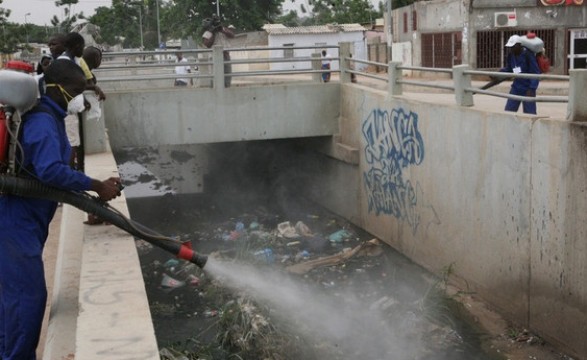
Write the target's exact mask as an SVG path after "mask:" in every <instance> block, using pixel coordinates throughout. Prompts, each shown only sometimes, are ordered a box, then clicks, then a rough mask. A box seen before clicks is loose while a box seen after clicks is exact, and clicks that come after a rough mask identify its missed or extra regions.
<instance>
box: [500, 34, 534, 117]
mask: <svg viewBox="0 0 587 360" xmlns="http://www.w3.org/2000/svg"><path fill="white" fill-rule="evenodd" d="M505 46H506V47H508V48H510V49H511V50H510V52H509V54H508V56H507V58H506V64H505V66H504V67H503V68H502V69H501V70H500V71H501V72H510V73H514V74H541V71H540V68H539V67H538V62H537V61H536V55H535V54H534V53H533V52H532V51H530V50H528V49H526V48H525V47H523V46H522V37H521V36H518V35H512V36H511V37H510V38H509V39H508V42H507V43H506V45H505ZM538 83H539V80H538V79H523V78H515V79H514V81H513V82H512V87H511V89H510V94H512V95H519V96H528V97H536V89H538ZM519 108H520V100H513V99H508V100H507V102H506V104H505V111H513V112H517V111H518V109H519ZM522 108H523V110H524V113H525V114H534V115H535V114H536V102H535V101H523V102H522Z"/></svg>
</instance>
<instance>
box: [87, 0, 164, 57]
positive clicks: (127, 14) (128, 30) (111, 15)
mask: <svg viewBox="0 0 587 360" xmlns="http://www.w3.org/2000/svg"><path fill="white" fill-rule="evenodd" d="M139 11H141V13H140V15H139ZM143 12H144V9H143V2H140V1H130V0H114V1H113V2H112V6H111V7H105V6H100V7H98V8H96V13H95V14H94V15H92V16H91V17H90V18H89V19H88V20H89V21H90V22H91V23H92V24H94V25H97V26H99V27H100V37H101V38H102V39H103V40H104V41H105V42H106V43H107V44H110V45H114V44H118V43H120V44H122V45H123V46H124V47H131V48H138V47H139V46H140V36H141V34H140V31H141V29H140V28H139V25H140V23H141V22H142V23H143V28H144V21H145V19H144V18H143V16H142V14H143ZM139 17H140V19H141V21H139ZM149 45H150V47H151V48H153V47H154V46H156V40H155V42H154V43H151V44H149Z"/></svg>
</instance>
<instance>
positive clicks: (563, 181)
mask: <svg viewBox="0 0 587 360" xmlns="http://www.w3.org/2000/svg"><path fill="white" fill-rule="evenodd" d="M341 114H342V117H341V129H343V130H345V129H354V130H352V131H351V132H350V133H348V134H341V136H340V137H339V139H340V141H341V142H343V143H344V144H345V145H347V146H349V147H353V148H356V149H358V150H359V152H360V161H359V164H358V165H357V166H355V169H354V170H352V169H351V168H352V166H351V165H349V164H348V163H341V162H337V161H335V160H333V161H332V162H333V164H331V165H330V166H328V167H327V166H324V168H327V169H329V174H324V173H320V174H316V176H317V177H319V178H320V182H321V184H322V189H315V188H314V190H313V191H312V195H313V196H316V197H317V200H318V201H320V202H321V203H323V204H324V205H326V206H327V207H329V208H330V209H331V210H333V211H335V212H338V213H340V214H341V215H344V216H345V217H347V218H349V219H351V220H352V221H354V222H355V223H356V224H358V225H360V226H361V227H363V228H364V229H366V230H367V231H369V232H371V233H373V234H374V235H375V236H377V237H379V238H380V239H382V240H384V241H386V242H388V243H389V244H391V245H392V246H394V247H395V248H397V249H398V250H400V251H401V252H402V253H404V254H405V255H407V256H408V257H409V258H410V259H412V260H414V261H415V262H417V263H419V264H421V265H423V266H424V267H426V268H427V269H429V270H430V271H432V272H435V273H440V272H441V271H442V270H443V269H446V268H447V267H449V266H452V267H453V269H454V274H455V279H456V280H457V281H459V282H460V283H461V285H462V286H465V287H466V289H468V290H470V291H473V292H476V293H478V294H479V295H480V296H481V297H482V298H484V299H486V300H487V301H489V302H490V303H491V304H492V305H494V306H495V307H497V308H498V309H499V310H500V311H501V312H502V313H503V314H505V315H506V316H507V317H509V318H510V319H512V320H514V321H516V322H517V323H519V324H522V325H523V326H528V327H530V328H531V329H533V330H535V331H537V332H538V333H539V334H540V335H541V336H543V337H544V338H546V339H548V340H550V341H553V342H555V343H558V344H559V345H561V346H563V348H564V349H566V350H568V352H569V353H572V354H575V355H577V356H578V357H579V358H587V344H586V343H585V341H584V334H585V333H587V285H585V284H586V283H585V281H584V276H585V273H586V272H587V242H586V241H585V238H586V237H585V235H586V232H587V224H586V223H585V221H584V213H585V211H586V210H587V200H586V199H585V197H584V196H583V195H584V194H585V192H586V190H587V185H585V182H584V179H585V176H586V175H587V154H586V152H585V148H587V136H586V135H587V126H585V125H583V124H581V123H572V122H567V121H563V120H562V119H560V120H557V119H535V118H531V117H526V116H516V115H512V114H508V113H486V112H482V111H476V110H473V109H467V108H458V107H456V106H451V105H432V104H426V103H420V102H417V101H407V100H402V99H400V98H395V99H392V100H389V98H388V97H387V96H386V94H385V93H378V92H376V91H369V92H368V95H367V94H366V91H365V90H364V89H360V88H357V87H355V86H347V85H344V86H343V90H342V101H341ZM336 163H338V164H337V165H335V164H336ZM330 169H336V170H330ZM341 173H344V174H345V179H347V183H348V184H350V185H352V186H353V187H351V186H347V187H345V191H344V193H338V194H339V195H338V196H335V195H333V191H328V190H327V189H341V188H342V187H344V184H341V183H340V178H339V176H340V175H341ZM355 186H356V187H355ZM351 189H355V191H352V190H351ZM341 194H344V196H342V195H341Z"/></svg>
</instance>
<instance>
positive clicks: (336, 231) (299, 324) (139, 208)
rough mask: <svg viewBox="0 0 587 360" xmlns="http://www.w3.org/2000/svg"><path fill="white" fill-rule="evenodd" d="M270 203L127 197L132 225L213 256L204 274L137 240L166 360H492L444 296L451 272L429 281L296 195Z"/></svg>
mask: <svg viewBox="0 0 587 360" xmlns="http://www.w3.org/2000/svg"><path fill="white" fill-rule="evenodd" d="M270 199H271V197H265V196H261V195H259V196H258V197H257V198H255V196H254V195H251V194H247V195H246V196H242V197H241V196H239V193H238V192H232V193H230V194H228V193H227V194H224V195H223V196H215V197H214V198H208V197H206V196H204V195H200V196H198V195H193V196H177V195H166V196H162V197H150V198H143V199H132V200H129V209H130V212H131V215H132V217H133V218H134V219H135V220H137V221H139V222H141V223H143V224H145V225H148V226H149V227H151V228H153V229H154V230H157V231H159V232H161V233H163V234H167V235H173V236H177V237H178V238H181V239H182V240H190V241H191V242H192V245H193V247H194V249H196V250H197V251H198V252H201V253H206V254H210V259H209V262H208V264H207V265H206V266H205V268H204V270H201V269H199V268H197V267H196V266H194V265H192V264H189V263H186V262H183V261H178V260H176V259H174V258H173V257H172V256H170V255H169V254H167V253H165V252H163V251H161V250H159V249H156V248H153V247H152V246H150V245H149V244H147V243H145V242H143V241H141V240H139V241H138V242H137V246H138V248H139V254H140V259H141V265H142V268H143V274H144V278H145V284H146V288H147V293H148V297H149V303H150V307H151V313H152V316H153V321H154V326H155V332H156V337H157V340H158V345H159V348H160V350H161V358H162V359H209V360H211V359H249V360H257V359H276V360H281V359H284V360H285V359H291V360H296V359H298V360H299V359H304V360H313V359H316V360H318V359H333V360H338V359H340V360H346V359H349V360H350V359H358V358H360V359H366V360H368V359H373V360H375V359H394V360H403V359H406V360H407V359H410V360H411V359H414V360H416V359H417V360H449V359H450V360H460V359H462V360H465V359H467V360H474V359H479V360H485V359H497V358H499V357H498V356H496V354H494V353H492V352H491V351H490V350H486V349H485V348H488V346H485V345H486V344H485V342H484V340H486V338H485V335H484V334H483V333H482V332H480V330H479V329H477V328H475V327H474V326H473V325H472V323H473V322H470V321H468V317H467V316H468V315H467V313H466V311H464V310H463V308H462V306H461V305H460V304H459V303H458V302H456V301H454V300H453V299H450V298H448V297H446V296H445V295H444V291H443V290H444V285H445V283H444V279H443V278H444V276H448V275H449V272H450V269H445V273H442V274H431V273H429V272H426V271H424V270H423V269H422V268H420V267H419V266H417V265H415V264H414V263H412V262H411V261H409V260H408V259H407V258H405V257H404V256H402V255H401V254H399V253H397V252H396V251H394V250H393V249H392V248H391V247H389V246H388V245H386V244H383V243H380V242H378V241H377V240H376V239H375V240H374V237H373V236H372V235H370V234H368V233H366V232H364V231H362V230H361V229H358V228H356V227H354V226H353V225H352V224H350V223H348V222H347V221H346V220H344V219H341V218H339V217H337V216H336V215H334V214H332V213H330V212H328V211H326V210H324V209H323V208H320V207H318V206H316V204H313V203H311V202H309V201H307V200H305V199H303V198H298V197H296V196H292V197H290V198H288V199H286V200H285V201H280V202H279V203H278V204H277V203H272V202H271V201H270ZM267 200H269V201H267ZM282 200H283V199H282ZM153 209H157V211H153ZM371 240H372V241H371ZM351 251H355V252H354V253H352V254H351V253H350V252H351ZM349 254H351V255H352V256H351V255H349ZM326 257H331V258H329V259H331V261H326V262H325V263H321V261H322V260H317V259H322V258H326ZM307 264H310V265H312V264H314V265H313V266H307Z"/></svg>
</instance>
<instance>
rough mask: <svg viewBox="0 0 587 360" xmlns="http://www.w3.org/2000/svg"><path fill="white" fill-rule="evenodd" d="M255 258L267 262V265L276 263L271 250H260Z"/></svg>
mask: <svg viewBox="0 0 587 360" xmlns="http://www.w3.org/2000/svg"><path fill="white" fill-rule="evenodd" d="M254 255H255V257H257V259H259V260H262V261H265V262H266V263H267V264H272V263H273V261H275V257H274V256H273V251H272V250H271V249H269V248H265V249H263V250H259V251H256V252H255V254H254Z"/></svg>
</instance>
